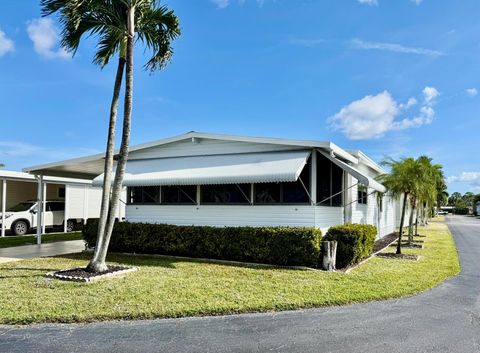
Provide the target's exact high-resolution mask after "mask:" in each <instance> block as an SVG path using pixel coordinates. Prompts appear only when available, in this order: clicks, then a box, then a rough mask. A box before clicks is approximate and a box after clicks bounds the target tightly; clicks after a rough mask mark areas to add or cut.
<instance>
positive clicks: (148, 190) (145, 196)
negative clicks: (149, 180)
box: [127, 186, 160, 205]
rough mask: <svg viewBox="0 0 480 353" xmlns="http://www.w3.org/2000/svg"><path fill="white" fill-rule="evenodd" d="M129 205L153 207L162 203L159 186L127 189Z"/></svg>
mask: <svg viewBox="0 0 480 353" xmlns="http://www.w3.org/2000/svg"><path fill="white" fill-rule="evenodd" d="M127 195H128V198H127V204H129V205H135V204H145V205H149V204H150V205H152V204H158V203H160V187H159V186H133V187H129V188H128V189H127Z"/></svg>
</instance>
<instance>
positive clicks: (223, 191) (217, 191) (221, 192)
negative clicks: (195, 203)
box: [200, 184, 251, 204]
mask: <svg viewBox="0 0 480 353" xmlns="http://www.w3.org/2000/svg"><path fill="white" fill-rule="evenodd" d="M250 187H251V186H250V184H231V185H230V184H229V185H202V186H201V187H200V193H201V203H203V204H249V203H250Z"/></svg>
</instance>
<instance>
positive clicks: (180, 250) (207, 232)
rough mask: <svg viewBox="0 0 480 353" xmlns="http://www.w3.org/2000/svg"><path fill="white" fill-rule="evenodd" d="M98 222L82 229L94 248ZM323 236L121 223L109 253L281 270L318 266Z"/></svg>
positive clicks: (280, 230)
mask: <svg viewBox="0 0 480 353" xmlns="http://www.w3.org/2000/svg"><path fill="white" fill-rule="evenodd" d="M97 226H98V219H89V220H88V221H87V223H86V225H85V226H84V228H83V237H84V240H85V241H86V243H87V244H88V246H90V247H94V246H95V242H96V238H97ZM321 238H322V233H321V231H320V230H319V229H314V228H287V227H224V228H218V227H204V226H175V225H169V224H148V223H128V222H119V223H116V224H115V227H114V230H113V234H112V238H111V241H110V247H109V249H110V250H111V251H113V252H127V253H140V254H161V255H177V256H188V257H197V258H210V259H221V260H232V261H242V262H255V263H266V264H272V265H284V266H309V267H316V266H317V265H318V261H319V256H320V241H321Z"/></svg>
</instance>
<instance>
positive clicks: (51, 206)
mask: <svg viewBox="0 0 480 353" xmlns="http://www.w3.org/2000/svg"><path fill="white" fill-rule="evenodd" d="M46 206H47V207H46V210H47V211H51V212H55V211H65V203H64V202H47V205H46Z"/></svg>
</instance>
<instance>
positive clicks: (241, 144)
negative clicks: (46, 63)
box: [24, 132, 396, 236]
mask: <svg viewBox="0 0 480 353" xmlns="http://www.w3.org/2000/svg"><path fill="white" fill-rule="evenodd" d="M103 158H104V156H103V155H101V154H100V155H93V156H87V157H82V158H77V159H72V160H67V161H62V162H57V163H50V164H46V165H40V166H34V167H29V168H26V169H25V170H24V171H25V172H28V173H30V174H34V175H44V176H47V175H48V176H61V177H69V178H84V179H88V180H93V185H95V186H100V185H101V184H102V180H103V176H102V173H103ZM384 172H385V171H384V170H383V169H382V168H381V167H380V166H379V165H377V164H376V163H375V162H373V161H372V160H371V159H370V158H369V157H368V156H366V155H365V154H364V153H362V152H361V151H348V150H345V149H342V148H340V147H338V146H337V145H335V144H333V143H331V142H328V141H312V140H291V139H279V138H261V137H247V136H235V135H224V134H211V133H200V132H189V133H186V134H183V135H180V136H175V137H171V138H165V139H161V140H158V141H154V142H150V143H145V144H141V145H137V146H132V147H131V148H130V155H129V160H128V163H127V169H126V175H125V179H124V186H125V187H126V188H127V192H126V199H125V200H124V201H125V202H126V204H127V205H126V214H125V218H126V220H127V221H130V222H150V223H168V224H177V225H210V226H220V227H221V226H289V227H317V228H320V229H322V231H326V230H327V229H328V228H329V227H330V226H333V225H338V224H343V223H348V222H351V223H364V224H373V225H376V226H377V227H378V230H379V232H378V236H384V235H386V234H389V233H392V232H394V230H395V225H396V220H395V218H396V207H395V204H396V203H395V202H394V200H393V199H392V197H390V196H389V195H388V194H386V193H385V192H386V189H385V187H384V186H383V185H381V184H380V183H378V182H377V181H375V179H374V178H375V177H376V176H378V175H380V174H382V173H384Z"/></svg>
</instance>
